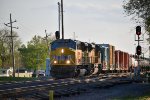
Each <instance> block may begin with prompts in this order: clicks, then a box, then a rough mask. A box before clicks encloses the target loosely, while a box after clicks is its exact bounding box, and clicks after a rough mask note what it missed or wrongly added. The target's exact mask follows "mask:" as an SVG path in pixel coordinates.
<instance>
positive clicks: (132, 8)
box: [123, 0, 150, 32]
mask: <svg viewBox="0 0 150 100" xmlns="http://www.w3.org/2000/svg"><path fill="white" fill-rule="evenodd" d="M126 1H128V2H126ZM123 8H124V9H125V12H126V14H127V15H135V16H137V17H138V18H142V19H143V20H144V26H145V29H146V30H147V31H148V32H150V0H125V1H124V5H123Z"/></svg>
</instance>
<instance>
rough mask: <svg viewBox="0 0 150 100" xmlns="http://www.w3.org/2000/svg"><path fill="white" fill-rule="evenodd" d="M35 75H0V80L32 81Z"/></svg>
mask: <svg viewBox="0 0 150 100" xmlns="http://www.w3.org/2000/svg"><path fill="white" fill-rule="evenodd" d="M36 79H37V78H35V77H0V82H16V81H33V80H36Z"/></svg>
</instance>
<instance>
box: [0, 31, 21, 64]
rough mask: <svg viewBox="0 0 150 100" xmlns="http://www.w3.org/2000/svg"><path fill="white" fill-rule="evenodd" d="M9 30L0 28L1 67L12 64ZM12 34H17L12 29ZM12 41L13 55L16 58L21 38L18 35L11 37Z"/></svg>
mask: <svg viewBox="0 0 150 100" xmlns="http://www.w3.org/2000/svg"><path fill="white" fill-rule="evenodd" d="M8 36H10V31H9V30H8V29H0V66H1V67H10V66H12V58H11V39H10V37H8ZM13 36H18V34H17V33H16V32H14V31H13ZM13 41H14V55H15V58H17V57H18V56H19V55H18V53H19V52H18V50H17V49H18V48H19V47H20V45H21V40H20V39H19V38H18V37H14V38H13ZM16 61H17V60H16Z"/></svg>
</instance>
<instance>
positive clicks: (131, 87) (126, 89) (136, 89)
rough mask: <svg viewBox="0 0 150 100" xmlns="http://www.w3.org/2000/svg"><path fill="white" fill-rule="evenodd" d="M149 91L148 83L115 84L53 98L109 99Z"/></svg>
mask: <svg viewBox="0 0 150 100" xmlns="http://www.w3.org/2000/svg"><path fill="white" fill-rule="evenodd" d="M146 92H150V83H149V84H148V83H131V84H122V85H116V86H113V87H110V88H107V89H100V88H95V89H89V92H87V93H82V94H80V95H75V96H70V97H61V98H57V99H55V100H111V99H113V98H120V97H125V96H137V95H142V94H144V93H146Z"/></svg>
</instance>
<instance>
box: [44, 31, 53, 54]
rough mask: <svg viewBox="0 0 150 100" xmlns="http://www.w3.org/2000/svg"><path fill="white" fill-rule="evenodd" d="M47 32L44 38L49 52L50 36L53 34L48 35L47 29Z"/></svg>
mask: <svg viewBox="0 0 150 100" xmlns="http://www.w3.org/2000/svg"><path fill="white" fill-rule="evenodd" d="M45 34H46V36H45V37H44V40H46V45H47V52H48V50H49V46H48V37H49V36H51V34H50V35H48V34H47V32H46V30H45ZM48 54H49V52H48Z"/></svg>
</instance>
